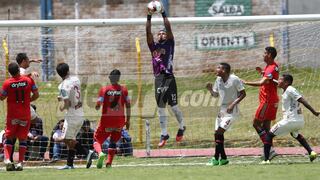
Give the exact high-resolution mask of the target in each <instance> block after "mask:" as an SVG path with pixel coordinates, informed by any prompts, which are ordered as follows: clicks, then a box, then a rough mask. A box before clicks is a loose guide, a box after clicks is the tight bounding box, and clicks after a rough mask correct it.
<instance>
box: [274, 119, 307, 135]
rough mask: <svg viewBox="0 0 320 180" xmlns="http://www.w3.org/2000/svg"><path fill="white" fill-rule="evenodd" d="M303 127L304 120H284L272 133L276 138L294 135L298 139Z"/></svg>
mask: <svg viewBox="0 0 320 180" xmlns="http://www.w3.org/2000/svg"><path fill="white" fill-rule="evenodd" d="M303 126H304V120H303V118H295V119H283V120H281V121H279V122H277V123H276V124H275V125H274V126H272V128H271V130H270V132H271V133H272V134H274V135H276V136H281V135H286V134H289V133H292V136H293V137H297V136H298V133H299V130H301V129H302V128H303Z"/></svg>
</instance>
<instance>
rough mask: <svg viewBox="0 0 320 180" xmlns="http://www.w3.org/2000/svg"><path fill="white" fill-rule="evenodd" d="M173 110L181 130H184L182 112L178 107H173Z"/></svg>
mask: <svg viewBox="0 0 320 180" xmlns="http://www.w3.org/2000/svg"><path fill="white" fill-rule="evenodd" d="M171 109H172V111H173V113H174V115H175V116H176V119H177V121H178V123H179V129H184V120H183V116H182V112H181V110H180V109H179V107H178V105H175V106H171Z"/></svg>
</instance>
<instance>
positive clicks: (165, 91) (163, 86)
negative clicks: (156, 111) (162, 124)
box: [154, 74, 178, 108]
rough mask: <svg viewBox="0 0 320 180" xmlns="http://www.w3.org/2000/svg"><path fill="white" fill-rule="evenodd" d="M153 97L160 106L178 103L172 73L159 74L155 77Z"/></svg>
mask: <svg viewBox="0 0 320 180" xmlns="http://www.w3.org/2000/svg"><path fill="white" fill-rule="evenodd" d="M154 84H155V98H156V101H157V105H158V107H160V108H164V107H166V104H167V103H168V104H169V105H170V106H175V105H177V104H178V93H177V84H176V80H175V78H174V76H173V75H165V74H160V75H159V76H157V77H156V78H155V83H154Z"/></svg>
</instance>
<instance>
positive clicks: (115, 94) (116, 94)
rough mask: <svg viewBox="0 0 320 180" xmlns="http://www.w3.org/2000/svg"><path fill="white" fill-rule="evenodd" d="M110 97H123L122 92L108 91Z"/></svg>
mask: <svg viewBox="0 0 320 180" xmlns="http://www.w3.org/2000/svg"><path fill="white" fill-rule="evenodd" d="M107 95H108V96H121V91H107Z"/></svg>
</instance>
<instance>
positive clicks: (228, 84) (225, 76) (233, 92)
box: [207, 63, 246, 166]
mask: <svg viewBox="0 0 320 180" xmlns="http://www.w3.org/2000/svg"><path fill="white" fill-rule="evenodd" d="M230 71H231V67H230V65H229V64H228V63H220V64H219V65H218V67H217V69H216V75H217V79H216V81H215V84H214V85H213V87H212V84H211V83H207V89H208V90H209V91H210V93H211V95H212V96H213V97H218V96H219V100H220V102H219V104H220V111H219V114H218V117H217V118H216V123H215V133H214V138H215V142H216V148H215V155H214V157H213V158H212V159H210V161H209V163H208V164H207V165H210V166H216V165H226V164H228V163H229V161H228V160H227V155H226V153H225V150H224V132H225V131H227V130H228V129H229V128H230V126H231V125H232V124H233V122H234V121H235V120H236V119H237V117H238V114H239V109H238V103H240V101H241V100H242V99H243V98H244V97H245V96H246V92H245V89H244V87H243V84H242V82H241V80H240V79H239V78H238V77H237V76H236V75H233V74H230ZM219 158H221V159H219Z"/></svg>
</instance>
